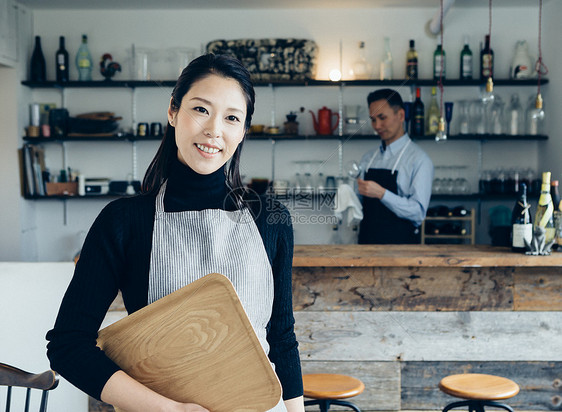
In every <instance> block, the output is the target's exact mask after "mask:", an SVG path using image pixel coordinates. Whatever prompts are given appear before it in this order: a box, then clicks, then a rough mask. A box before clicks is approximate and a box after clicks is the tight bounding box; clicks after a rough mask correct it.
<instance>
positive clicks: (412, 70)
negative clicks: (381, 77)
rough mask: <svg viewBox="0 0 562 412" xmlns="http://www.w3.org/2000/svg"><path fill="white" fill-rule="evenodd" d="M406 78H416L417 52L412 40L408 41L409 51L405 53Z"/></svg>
mask: <svg viewBox="0 0 562 412" xmlns="http://www.w3.org/2000/svg"><path fill="white" fill-rule="evenodd" d="M406 78H407V79H417V78H418V52H417V51H416V48H415V41H414V40H410V49H409V50H408V52H407V53H406Z"/></svg>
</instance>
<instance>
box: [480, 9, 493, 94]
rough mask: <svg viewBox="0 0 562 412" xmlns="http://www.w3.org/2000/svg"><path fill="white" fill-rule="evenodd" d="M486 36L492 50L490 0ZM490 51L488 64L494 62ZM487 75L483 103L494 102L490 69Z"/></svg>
mask: <svg viewBox="0 0 562 412" xmlns="http://www.w3.org/2000/svg"><path fill="white" fill-rule="evenodd" d="M488 38H489V39H490V46H489V48H488V50H489V51H491V50H492V0H489V1H488ZM492 58H493V57H492V55H491V53H490V54H488V60H489V61H490V62H491V63H490V64H491V65H493V64H494V62H493V61H492ZM489 72H490V73H489V75H488V79H487V80H486V91H485V93H484V94H483V96H482V101H483V102H484V103H493V102H494V80H493V79H492V70H491V69H490V71H489Z"/></svg>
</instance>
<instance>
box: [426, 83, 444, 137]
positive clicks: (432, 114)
mask: <svg viewBox="0 0 562 412" xmlns="http://www.w3.org/2000/svg"><path fill="white" fill-rule="evenodd" d="M440 117H441V112H440V111H439V105H438V104H437V88H435V87H432V88H431V102H430V103H429V109H428V111H427V134H436V133H437V132H438V131H439V118H440Z"/></svg>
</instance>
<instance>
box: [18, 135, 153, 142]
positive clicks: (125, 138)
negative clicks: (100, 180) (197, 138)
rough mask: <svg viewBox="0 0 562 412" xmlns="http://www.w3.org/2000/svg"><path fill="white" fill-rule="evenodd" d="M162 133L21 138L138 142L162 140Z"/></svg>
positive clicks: (40, 140) (39, 140) (32, 140)
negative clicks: (150, 134) (151, 134)
mask: <svg viewBox="0 0 562 412" xmlns="http://www.w3.org/2000/svg"><path fill="white" fill-rule="evenodd" d="M162 137H163V135H160V136H136V135H134V134H123V135H117V134H115V135H111V136H93V135H87V134H85V135H80V136H66V137H27V136H26V137H24V138H23V140H24V141H25V142H27V143H34V144H37V143H62V142H93V141H96V142H124V141H129V142H138V141H151V140H162Z"/></svg>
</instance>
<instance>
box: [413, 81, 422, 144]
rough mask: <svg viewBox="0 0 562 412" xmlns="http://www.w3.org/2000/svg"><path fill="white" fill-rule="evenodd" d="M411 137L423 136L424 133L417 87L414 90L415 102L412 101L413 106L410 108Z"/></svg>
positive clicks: (419, 92) (419, 91)
mask: <svg viewBox="0 0 562 412" xmlns="http://www.w3.org/2000/svg"><path fill="white" fill-rule="evenodd" d="M412 112H413V113H412V127H411V128H410V129H411V131H412V136H423V134H424V132H425V127H424V112H425V111H424V106H423V102H422V101H421V90H420V88H419V87H417V88H416V100H415V101H414V106H413V108H412Z"/></svg>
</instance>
